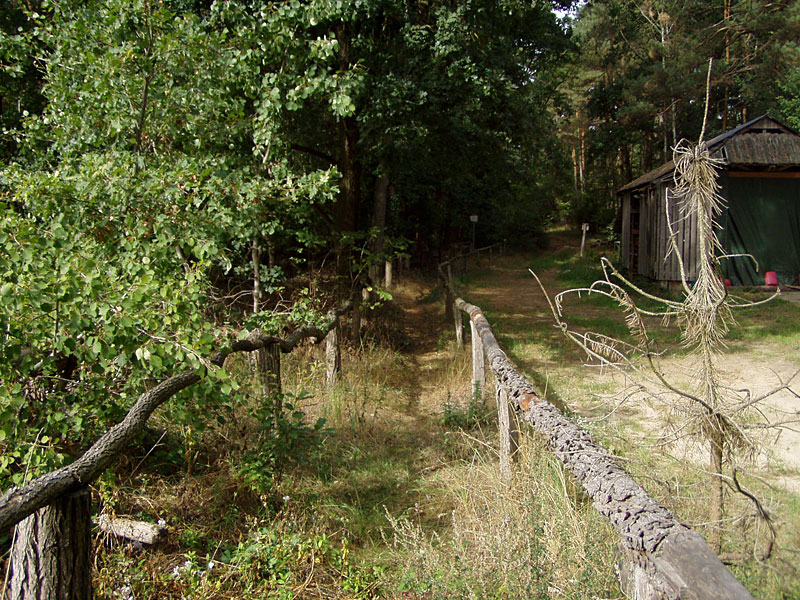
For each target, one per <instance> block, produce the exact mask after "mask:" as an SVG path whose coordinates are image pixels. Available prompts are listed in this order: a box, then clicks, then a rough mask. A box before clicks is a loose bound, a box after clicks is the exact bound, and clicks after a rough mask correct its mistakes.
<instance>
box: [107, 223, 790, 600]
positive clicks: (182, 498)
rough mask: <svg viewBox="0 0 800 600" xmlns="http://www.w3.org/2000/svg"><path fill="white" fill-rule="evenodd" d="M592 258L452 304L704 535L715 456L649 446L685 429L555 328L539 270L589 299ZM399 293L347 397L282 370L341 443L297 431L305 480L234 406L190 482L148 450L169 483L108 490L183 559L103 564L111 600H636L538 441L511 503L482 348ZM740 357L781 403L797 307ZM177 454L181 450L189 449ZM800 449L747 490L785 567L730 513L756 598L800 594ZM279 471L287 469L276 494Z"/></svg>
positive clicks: (785, 308)
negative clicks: (154, 525) (481, 321)
mask: <svg viewBox="0 0 800 600" xmlns="http://www.w3.org/2000/svg"><path fill="white" fill-rule="evenodd" d="M578 242H579V240H578V238H577V237H576V236H574V235H571V234H568V233H564V232H555V233H554V234H553V235H552V236H551V249H548V250H545V251H540V252H536V253H531V254H526V255H521V254H517V255H510V256H505V257H497V256H495V257H494V259H493V260H492V261H491V262H490V261H489V260H487V259H483V260H482V261H481V263H480V264H471V265H470V266H469V269H468V271H467V274H466V275H464V276H461V277H457V278H456V285H457V287H458V289H459V290H460V291H461V292H462V295H463V297H464V298H465V299H467V300H468V301H470V302H472V303H475V304H477V305H478V306H480V307H481V308H482V309H483V310H484V312H485V314H486V316H487V317H488V319H489V321H490V323H491V324H492V327H493V329H494V331H495V334H496V336H497V338H498V341H499V342H500V345H501V346H502V347H503V349H504V350H505V351H506V353H507V354H508V356H509V358H510V359H511V360H512V361H513V362H514V363H515V364H516V365H517V366H518V367H519V368H520V369H521V370H522V371H523V372H524V373H525V374H526V375H527V376H528V377H529V378H530V379H531V380H532V382H533V383H534V384H535V385H536V386H537V387H538V389H539V390H540V391H541V392H542V393H544V394H545V395H546V396H547V397H548V399H550V400H552V401H553V402H555V403H557V404H559V405H560V406H563V407H565V408H566V409H567V410H568V411H569V412H570V413H571V415H572V416H573V417H574V418H576V419H578V420H579V421H580V422H581V423H582V425H583V426H584V427H586V428H588V429H589V430H590V431H591V432H592V433H593V434H594V435H595V436H596V437H597V439H598V440H599V441H601V443H603V444H604V445H605V446H606V447H608V448H609V449H610V450H611V451H613V452H615V453H616V454H617V455H618V456H620V458H621V460H624V461H626V465H628V467H629V470H631V472H632V473H633V475H634V476H635V477H637V480H638V481H640V483H642V484H643V485H644V486H645V487H646V488H647V489H648V491H650V493H651V494H653V495H654V496H655V497H656V498H658V499H659V500H660V501H661V502H664V503H665V504H666V505H667V506H669V507H670V508H672V509H673V510H675V511H676V512H677V514H678V515H679V516H680V517H681V518H682V519H684V520H686V521H687V522H689V523H690V524H692V525H694V526H697V527H699V528H700V529H701V530H702V525H703V523H704V522H705V521H706V520H707V513H706V506H705V505H706V504H707V502H706V499H705V497H704V493H703V482H704V475H705V471H704V467H703V465H704V461H703V456H702V453H701V451H700V450H698V448H697V447H696V446H692V445H690V444H685V443H683V442H675V443H665V442H664V441H663V440H657V439H656V440H654V439H653V438H654V434H656V433H660V432H661V431H662V430H663V429H665V428H666V426H667V424H668V423H669V422H670V419H672V420H673V421H674V419H675V418H676V415H675V414H674V413H675V411H674V410H671V409H664V408H663V407H661V406H659V404H658V403H657V402H654V401H652V400H651V399H648V398H647V397H644V396H643V395H641V394H640V395H630V394H626V390H627V389H629V384H630V380H628V379H627V378H626V377H625V376H624V375H621V374H618V373H613V372H609V371H607V370H606V371H600V370H599V369H598V368H596V367H594V368H592V367H587V366H585V365H584V358H585V355H584V354H583V353H582V352H581V351H580V350H579V349H578V348H577V347H575V346H574V345H571V344H570V343H569V342H568V341H567V340H566V339H565V337H564V336H563V334H562V333H561V332H560V330H559V329H557V328H556V327H554V323H553V318H552V315H551V313H550V309H549V307H548V304H547V302H546V300H545V299H544V297H543V295H542V293H541V291H540V290H539V289H538V286H537V285H536V284H535V281H534V280H533V278H532V277H531V275H530V273H529V272H528V268H529V267H530V268H533V269H534V270H535V271H536V272H537V273H538V274H539V276H540V277H541V278H542V281H543V283H544V285H545V287H546V288H547V289H548V292H549V293H550V294H553V293H555V292H558V291H561V290H564V289H568V288H573V287H580V286H585V285H587V284H589V283H591V281H593V280H594V279H596V278H597V276H598V274H599V268H598V266H597V265H598V260H597V259H598V256H599V251H600V250H601V248H595V247H591V248H590V249H589V250H588V251H587V256H586V257H585V258H579V257H578V256H577V254H578ZM392 294H393V296H394V301H393V302H392V303H390V304H388V305H385V306H383V307H381V308H379V309H377V311H376V312H375V313H373V314H371V315H367V318H366V319H365V328H364V330H363V338H364V340H363V343H362V346H361V347H360V348H357V349H355V348H352V347H350V348H345V350H344V353H343V359H342V374H341V380H340V381H339V383H337V385H336V386H335V387H334V388H333V389H327V388H326V387H325V384H324V372H325V368H324V350H323V349H322V348H320V347H312V346H308V347H304V348H303V349H301V350H299V351H296V352H293V353H291V354H289V355H286V356H284V358H283V366H282V368H283V385H284V391H285V392H286V393H287V394H288V396H287V399H286V401H288V402H291V403H292V404H294V405H295V408H297V409H300V410H302V411H303V412H304V413H305V420H306V422H307V423H313V422H314V421H315V420H316V419H317V418H319V417H322V418H324V419H326V426H327V427H328V428H329V429H328V432H329V433H326V434H325V435H324V436H323V437H322V438H307V437H304V436H305V433H303V430H302V429H298V428H297V427H294V426H292V427H289V429H288V434H289V436H290V437H289V438H288V439H289V440H290V441H291V440H294V442H292V443H298V444H299V446H296V449H295V450H293V451H292V452H295V453H298V452H299V453H300V454H302V455H303V458H304V459H305V460H303V461H302V464H296V465H295V464H294V463H293V462H292V460H293V457H291V456H289V457H285V456H283V455H282V454H281V453H282V452H283V453H284V454H285V453H286V450H285V449H282V448H281V447H280V446H278V447H270V446H268V445H267V446H263V445H259V442H258V440H262V441H263V440H264V439H265V438H264V431H263V427H261V426H260V425H259V417H258V415H259V414H260V413H259V412H258V410H259V408H258V401H256V404H255V405H248V404H246V403H244V401H242V402H243V404H242V405H241V406H240V407H239V408H236V415H237V419H236V420H237V423H238V425H237V427H238V428H232V427H233V426H232V425H231V424H226V425H224V426H221V428H219V429H213V428H212V429H209V430H208V431H207V432H206V433H205V434H203V437H201V438H198V439H194V440H193V441H192V439H193V438H186V439H188V440H189V441H188V442H187V441H186V440H184V446H186V444H187V443H191V444H193V445H190V446H188V448H189V450H190V451H191V452H194V451H195V450H196V449H197V448H199V449H201V450H200V452H199V454H196V455H195V456H197V458H196V460H195V461H194V467H193V468H192V467H191V464H190V465H187V464H185V462H182V461H181V458H180V453H178V455H177V456H176V453H175V452H174V451H173V452H172V453H171V454H169V455H167V456H166V459H164V460H166V462H163V461H162V463H160V464H159V460H161V459H159V458H158V456H157V454H158V453H157V452H156V453H152V450H148V449H147V448H144V447H143V448H142V449H141V450H140V452H141V453H142V455H145V453H147V454H148V455H149V459H148V463H150V464H151V466H150V467H148V468H147V469H141V470H140V471H138V472H136V473H135V474H131V475H129V476H127V477H126V478H125V479H124V480H122V481H123V482H124V485H118V484H116V483H114V482H113V481H112V485H111V486H110V487H109V488H108V489H111V490H113V494H112V495H111V496H110V497H109V496H105V497H104V498H103V501H104V502H105V503H107V504H108V505H109V506H111V507H112V510H115V511H116V512H117V514H119V515H131V516H134V517H136V518H145V519H147V520H157V519H160V518H164V519H165V520H166V521H167V523H168V526H169V528H170V542H169V543H168V544H167V545H165V546H163V547H161V548H160V549H157V550H156V551H155V552H153V553H150V554H145V555H142V554H141V552H140V551H138V550H136V549H130V548H126V547H123V546H118V545H114V544H111V545H107V546H106V547H104V548H102V549H101V551H99V554H98V559H97V560H96V563H95V564H96V567H97V577H96V583H97V585H96V592H95V593H96V597H98V598H109V599H110V598H120V597H126V598H130V597H136V598H138V597H159V598H176V599H177V598H192V597H196V598H234V597H248V598H249V597H267V598H287V599H288V598H298V599H300V598H302V599H305V598H342V599H344V598H347V599H349V598H362V599H366V598H397V599H400V598H401V599H403V600H412V599H417V598H419V599H425V600H429V599H434V598H445V597H446V598H450V599H453V598H477V597H496V598H505V597H552V598H574V599H586V600H588V599H590V598H592V599H596V598H605V599H611V598H620V597H621V595H620V592H619V589H618V586H617V584H616V581H615V577H614V573H613V564H614V562H615V560H616V558H615V556H616V544H617V542H616V537H615V534H614V533H613V531H611V529H610V527H609V526H608V525H607V524H606V523H605V522H603V521H602V520H601V519H600V518H599V517H598V516H597V514H596V513H595V512H594V510H593V509H592V507H591V504H590V503H588V502H587V501H586V499H585V497H584V496H583V495H582V494H581V493H580V492H578V491H577V490H576V488H575V485H574V484H573V483H571V480H570V478H569V477H568V476H566V475H565V474H564V473H563V471H562V469H561V468H560V466H559V465H558V464H557V461H556V460H555V459H554V458H553V456H552V454H551V453H549V452H548V451H547V450H546V449H545V448H544V447H543V446H542V442H541V441H540V440H537V439H536V438H535V437H534V436H523V440H522V441H523V443H522V451H521V456H520V460H519V463H518V467H517V470H516V472H515V477H514V480H513V482H512V485H511V486H510V487H509V486H508V485H507V484H506V483H505V482H504V481H503V480H502V478H501V477H500V475H499V469H498V466H497V451H496V448H497V432H496V425H495V423H496V413H495V407H494V402H493V400H492V398H493V394H492V389H491V388H492V383H491V381H490V382H489V383H488V384H487V388H488V389H487V390H486V393H485V395H484V396H482V397H474V395H473V393H472V389H471V383H470V379H471V366H470V352H469V340H468V331H469V328H468V327H467V328H465V329H466V333H465V336H466V337H467V339H466V340H465V341H466V346H467V347H466V348H465V349H464V350H459V349H457V348H456V346H455V336H454V332H453V326H452V323H448V322H446V320H445V316H444V308H443V298H442V296H441V294H440V291H439V289H438V287H437V285H436V280H435V279H433V278H424V277H420V276H418V275H412V276H406V277H404V278H403V279H401V280H400V281H399V282H398V284H397V285H396V286H395V288H394V289H393V290H392ZM565 310H566V312H565V314H566V315H567V320H568V321H569V322H570V323H571V324H572V325H575V326H576V327H578V328H581V327H582V328H584V329H597V330H603V331H606V332H607V333H611V334H613V335H624V333H625V332H626V331H627V329H626V327H625V325H624V322H623V319H622V317H621V316H620V315H619V314H615V309H614V307H613V306H610V305H609V304H608V303H603V302H599V301H597V299H595V298H589V299H586V298H583V299H581V300H580V301H575V300H568V301H567V302H565ZM652 330H653V332H654V335H657V336H658V337H659V338H660V339H662V340H663V343H664V347H665V348H666V349H668V350H670V352H671V354H674V355H675V356H671V357H670V358H666V357H665V359H664V362H665V364H666V367H665V368H666V369H667V371H668V372H669V373H676V374H678V373H679V372H680V365H681V364H682V363H683V362H685V361H686V360H688V361H689V362H691V357H688V356H687V355H686V352H685V351H684V350H682V348H681V345H680V336H679V334H677V333H676V332H675V331H674V328H670V327H666V326H664V327H662V326H661V325H658V324H653V325H652ZM730 338H731V341H730V345H729V349H728V350H727V351H726V352H725V353H724V355H723V358H722V360H723V364H724V368H725V370H727V371H730V372H731V374H732V376H733V379H732V381H733V382H734V385H736V386H739V385H744V384H748V385H751V386H752V387H755V388H759V389H767V388H769V387H771V386H773V385H774V382H775V381H776V377H778V376H779V375H782V376H784V377H786V374H790V372H792V369H793V368H795V366H800V358H797V356H796V350H797V348H798V347H800V308H798V307H796V306H794V305H791V304H788V303H785V302H779V303H776V304H775V305H773V306H768V307H761V308H758V309H755V312H753V313H749V314H746V315H744V316H742V317H740V319H739V323H738V326H737V328H736V329H734V330H733V331H732V332H731V336H730ZM237 368H238V369H239V376H240V377H241V378H242V381H243V382H246V381H247V378H248V377H249V376H250V375H249V367H248V365H247V364H245V363H243V364H241V365H238V367H234V368H232V371H233V372H234V373H236V371H237ZM490 379H491V377H490ZM242 385H243V386H244V387H243V389H246V387H247V385H248V384H247V383H243V384H242ZM237 406H238V405H237ZM780 408H784V409H787V410H789V411H797V409H798V406H797V398H796V396H794V395H792V394H789V396H788V397H787V396H784V397H783V399H782V400H780V401H779V402H778V403H776V404H775V405H774V407H773V408H768V409H767V410H766V411H765V412H769V411H777V410H778V409H780ZM210 416H213V415H210ZM775 416H777V412H776V413H775ZM156 421H157V422H156V423H155V425H157V426H158V425H161V426H163V427H164V428H165V429H168V428H169V424H168V423H165V422H161V423H159V422H158V418H156ZM181 435H182V434H181V433H180V432H177V433H175V434H174V439H175V441H178V440H180V436H181ZM793 435H795V434H794V432H792V431H790V430H789V431H784V432H783V433H780V435H778V434H777V432H774V433H773V434H772V436H773V437H772V438H771V439H769V440H767V441H768V442H770V443H766V444H765V446H764V448H765V451H764V452H762V453H760V456H761V459H760V461H756V462H755V463H754V465H755V466H754V469H753V470H754V471H755V472H754V477H749V476H748V478H742V481H743V483H744V485H745V486H746V487H748V489H750V490H753V491H756V492H757V494H759V495H760V496H761V497H762V501H763V503H764V506H765V507H766V508H767V509H768V510H769V511H770V512H771V514H772V515H773V518H774V521H773V522H774V523H775V524H776V526H777V528H778V532H779V535H778V540H777V542H776V549H775V551H774V552H773V558H772V559H771V560H770V561H755V560H754V559H753V557H752V556H753V554H754V553H756V554H757V551H758V548H761V547H763V545H764V528H763V527H761V528H759V527H760V525H759V523H758V522H757V520H756V519H753V518H752V516H749V517H746V518H739V517H737V516H735V511H734V507H735V508H736V510H738V509H739V508H741V504H742V503H741V502H739V504H735V503H733V502H732V503H731V506H732V508H731V509H730V511H729V515H730V525H731V527H730V529H729V531H730V533H731V537H730V543H729V547H730V548H732V549H741V548H744V547H745V546H747V548H749V550H748V552H749V554H747V555H746V556H741V554H742V553H741V552H740V553H739V554H740V556H738V557H733V558H732V559H731V560H732V563H733V565H734V570H735V573H736V575H737V577H739V578H740V579H742V580H743V582H745V584H746V585H747V586H748V587H750V589H752V590H755V591H757V592H758V593H757V594H756V595H757V596H758V597H764V598H782V597H792V594H796V593H800V577H798V573H797V568H796V567H793V566H792V565H793V564H794V562H795V561H794V557H795V556H796V553H797V552H798V551H800V533H798V532H800V496H798V494H796V493H793V492H791V491H790V490H791V489H795V485H796V482H797V481H798V463H797V462H796V460H797V454H798V451H799V450H798V448H800V446H798V443H797V438H796V437H793ZM291 436H294V437H291ZM304 444H305V445H304ZM298 449H299V450H298ZM265 452H273V453H276V456H274V457H271V456H269V455H265ZM184 454H185V455H186V456H189V454H190V453H187V452H185V453H184ZM272 458H274V459H275V460H278V459H281V460H285V459H286V458H289V459H291V460H290V461H289V463H288V464H287V465H286V466H285V467H284V468H282V472H281V473H279V474H278V475H277V476H275V475H274V474H272V473H271V472H270V471H269V469H270V468H271V467H270V465H271V464H273V463H271V462H270V460H271V459H272ZM133 462H134V463H136V464H139V462H140V459H139V458H138V457H133ZM170 465H172V466H170ZM745 508H746V509H747V508H748V507H745ZM105 510H107V509H105ZM752 512H753V511H752V507H749V513H748V514H750V515H752ZM743 540H748V541H747V543H745V542H744V541H743ZM786 557H788V559H787V558H786ZM212 564H214V565H215V566H214V568H213V570H212V567H211V565H212ZM121 572H122V573H125V576H124V586H123V587H121V585H122V583H123V582H121V581H120V573H121ZM125 590H133V595H132V596H125V593H123V592H124V591H125Z"/></svg>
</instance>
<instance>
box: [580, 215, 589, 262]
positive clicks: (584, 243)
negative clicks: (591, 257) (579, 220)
mask: <svg viewBox="0 0 800 600" xmlns="http://www.w3.org/2000/svg"><path fill="white" fill-rule="evenodd" d="M581 229H582V230H583V235H582V236H581V256H583V247H584V245H586V232H587V231H589V224H588V223H584V224H583V225H582V226H581Z"/></svg>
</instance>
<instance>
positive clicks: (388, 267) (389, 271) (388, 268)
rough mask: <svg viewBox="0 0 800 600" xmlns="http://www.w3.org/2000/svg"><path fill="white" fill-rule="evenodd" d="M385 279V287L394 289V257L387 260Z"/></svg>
mask: <svg viewBox="0 0 800 600" xmlns="http://www.w3.org/2000/svg"><path fill="white" fill-rule="evenodd" d="M384 280H385V281H384V287H386V289H387V290H390V289H392V259H389V260H387V261H386V271H385V275H384Z"/></svg>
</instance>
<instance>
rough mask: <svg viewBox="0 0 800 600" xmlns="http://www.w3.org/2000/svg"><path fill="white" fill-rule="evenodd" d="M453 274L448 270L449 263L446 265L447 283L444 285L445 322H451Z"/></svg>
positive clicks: (453, 300) (453, 299)
mask: <svg viewBox="0 0 800 600" xmlns="http://www.w3.org/2000/svg"><path fill="white" fill-rule="evenodd" d="M455 300H456V299H455V298H453V273H452V269H451V268H450V263H449V262H448V263H447V281H446V282H445V284H444V318H445V319H446V320H447V321H452V320H453V303H454V302H455Z"/></svg>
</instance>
